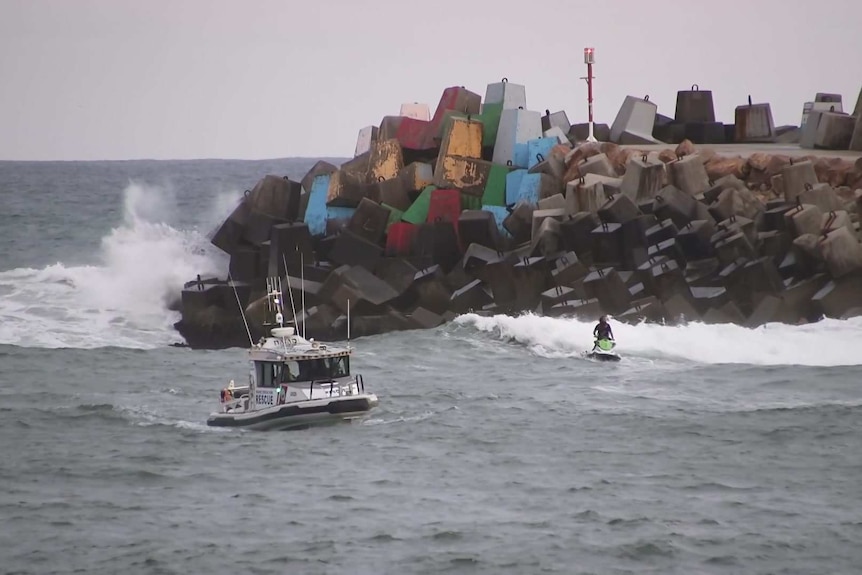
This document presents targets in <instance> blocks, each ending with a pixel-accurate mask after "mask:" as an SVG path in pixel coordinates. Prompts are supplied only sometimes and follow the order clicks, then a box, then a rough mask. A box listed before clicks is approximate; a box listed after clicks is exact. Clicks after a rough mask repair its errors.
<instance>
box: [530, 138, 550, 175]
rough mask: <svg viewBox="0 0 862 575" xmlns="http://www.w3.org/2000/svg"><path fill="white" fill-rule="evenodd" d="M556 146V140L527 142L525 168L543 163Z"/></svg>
mask: <svg viewBox="0 0 862 575" xmlns="http://www.w3.org/2000/svg"><path fill="white" fill-rule="evenodd" d="M557 144H558V140H557V139H556V138H544V137H542V138H535V139H532V140H529V141H527V167H528V168H532V167H533V166H535V165H537V164H539V163H541V162H544V161H545V160H546V158H548V157H549V156H550V153H551V150H552V149H553V148H554V146H556V145H557Z"/></svg>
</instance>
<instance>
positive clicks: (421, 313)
mask: <svg viewBox="0 0 862 575" xmlns="http://www.w3.org/2000/svg"><path fill="white" fill-rule="evenodd" d="M407 319H408V321H409V322H410V324H411V325H412V326H414V327H415V329H434V328H435V327H438V326H441V325H443V323H444V322H443V316H442V315H440V314H438V313H434V312H433V311H431V310H428V309H425V308H424V307H422V306H418V307H417V308H416V309H414V310H413V311H412V312H411V313H410V314H409V316H408V318H407Z"/></svg>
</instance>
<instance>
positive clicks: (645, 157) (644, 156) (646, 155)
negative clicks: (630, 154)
mask: <svg viewBox="0 0 862 575" xmlns="http://www.w3.org/2000/svg"><path fill="white" fill-rule="evenodd" d="M648 157H649V155H648V154H646V153H644V155H643V156H641V161H643V162H644V163H646V161H647V158H648Z"/></svg>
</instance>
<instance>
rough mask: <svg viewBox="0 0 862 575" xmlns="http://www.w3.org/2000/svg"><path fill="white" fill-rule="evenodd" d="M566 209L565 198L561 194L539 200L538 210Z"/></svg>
mask: <svg viewBox="0 0 862 575" xmlns="http://www.w3.org/2000/svg"><path fill="white" fill-rule="evenodd" d="M557 208H558V209H561V210H565V209H566V197H565V196H564V195H563V194H554V195H553V196H548V197H547V198H542V199H541V200H539V209H540V210H553V209H557Z"/></svg>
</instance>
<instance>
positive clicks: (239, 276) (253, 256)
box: [228, 246, 266, 282]
mask: <svg viewBox="0 0 862 575" xmlns="http://www.w3.org/2000/svg"><path fill="white" fill-rule="evenodd" d="M264 273H266V271H265V270H262V269H261V266H260V258H259V257H258V252H257V249H256V248H254V247H252V246H248V247H245V246H244V247H238V248H236V249H235V250H234V251H233V252H232V253H231V254H230V262H229V264H228V274H229V275H228V277H229V278H230V279H231V280H232V281H241V282H254V281H255V280H257V279H259V278H261V277H263V275H264Z"/></svg>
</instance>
